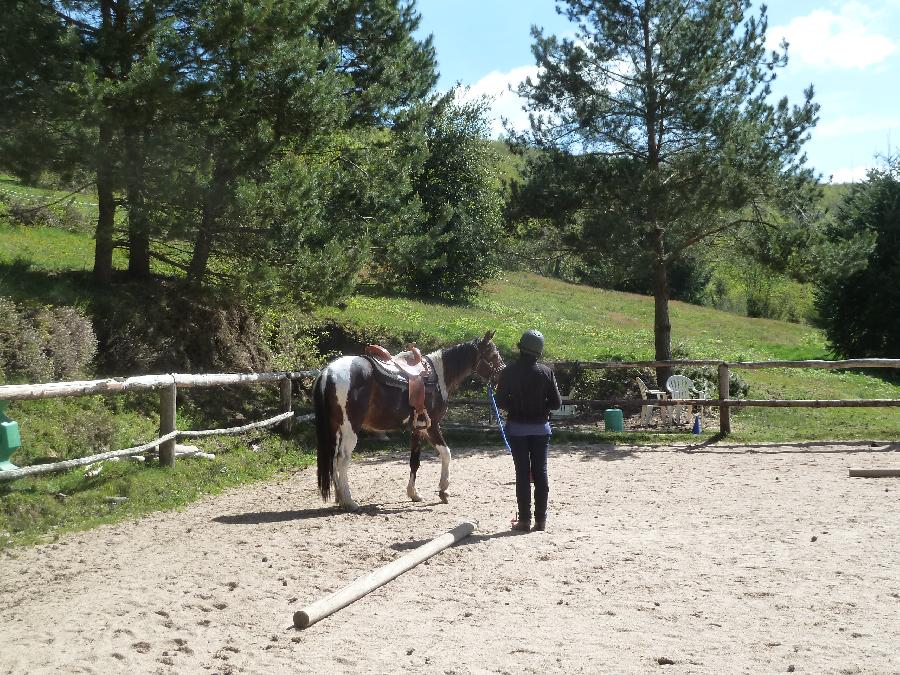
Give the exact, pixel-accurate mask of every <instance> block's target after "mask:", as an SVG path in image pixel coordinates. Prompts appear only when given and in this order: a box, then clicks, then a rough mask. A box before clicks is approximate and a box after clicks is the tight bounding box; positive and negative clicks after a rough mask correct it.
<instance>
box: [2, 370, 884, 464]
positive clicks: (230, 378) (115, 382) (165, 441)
mask: <svg viewBox="0 0 900 675" xmlns="http://www.w3.org/2000/svg"><path fill="white" fill-rule="evenodd" d="M549 365H551V366H552V367H554V368H559V369H566V368H575V369H583V370H604V369H615V368H658V367H663V366H668V367H672V368H679V367H684V366H714V367H716V368H718V385H719V391H718V394H719V396H718V398H714V399H663V400H657V399H652V400H647V399H642V398H637V399H567V401H566V402H567V403H569V404H575V405H583V406H587V407H601V406H604V407H609V406H624V405H634V406H643V405H653V406H675V405H695V406H710V407H718V408H719V430H720V432H721V433H722V434H727V433H730V432H731V417H730V410H731V408H744V407H771V408H874V407H900V399H847V400H843V399H841V400H834V399H828V400H780V399H772V400H769V399H765V400H760V399H743V400H742V399H732V398H729V390H728V381H729V375H730V369H731V368H739V369H759V368H827V369H837V368H900V359H847V360H843V361H819V360H814V361H743V362H728V361H721V360H684V361H554V362H549ZM318 374H319V371H318V370H305V371H297V372H271V373H215V374H208V375H191V374H178V373H173V374H169V375H143V376H138V377H127V378H119V377H116V378H108V379H103V380H84V381H75V382H50V383H46V384H14V385H4V386H0V401H32V400H40V399H48V398H61V397H68V396H90V395H106V396H108V395H118V394H124V393H127V392H136V391H156V390H158V391H159V392H160V430H159V437H158V438H157V439H156V440H154V441H150V442H149V443H145V444H144V445H140V446H137V447H135V448H126V449H124V450H114V451H110V452H105V453H100V454H98V455H92V456H90V457H82V458H78V459H73V460H67V461H65V462H57V463H55V464H39V465H35V466H31V467H23V468H20V469H14V470H9V471H0V481H3V480H13V479H15V478H21V477H23V476H26V475H34V474H37V473H47V472H50V471H56V470H62V469H66V468H71V467H72V466H83V465H86V464H91V463H93V462H97V461H100V460H102V459H107V458H111V457H122V456H128V455H134V454H139V453H141V452H146V451H147V450H148V449H152V448H155V447H158V448H159V460H160V464H162V465H163V466H174V464H175V441H176V439H178V438H198V437H202V436H212V435H220V434H237V433H242V432H244V431H248V430H250V429H256V428H262V427H267V426H273V425H275V424H281V425H282V428H283V429H289V428H290V424H291V423H292V421H293V420H295V419H296V420H298V421H299V420H303V421H308V420H310V419H312V418H313V417H314V416H313V415H303V416H296V415H294V414H293V412H292V401H291V390H292V387H291V382H292V381H293V380H296V379H301V378H304V377H315V376H316V375H318ZM274 382H277V383H278V385H279V388H280V407H281V413H280V414H279V415H276V416H275V417H271V418H269V419H266V420H261V421H259V422H253V423H251V424H246V425H243V426H240V427H230V428H228V429H206V430H199V431H179V430H177V429H176V419H177V395H178V394H177V393H178V390H179V389H191V388H208V387H220V386H229V385H238V386H246V385H256V384H266V383H274ZM455 403H460V404H470V405H489V403H488V401H487V399H481V398H478V399H475V398H463V399H456V400H455Z"/></svg>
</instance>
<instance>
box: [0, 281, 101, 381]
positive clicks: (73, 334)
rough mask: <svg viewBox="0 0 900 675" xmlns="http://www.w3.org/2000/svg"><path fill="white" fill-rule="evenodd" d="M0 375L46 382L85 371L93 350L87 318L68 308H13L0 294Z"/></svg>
mask: <svg viewBox="0 0 900 675" xmlns="http://www.w3.org/2000/svg"><path fill="white" fill-rule="evenodd" d="M0 316H2V317H3V321H2V322H0V378H2V379H3V380H5V381H17V380H26V381H29V382H47V381H51V380H62V379H73V378H75V377H76V376H78V375H82V374H84V373H85V369H86V367H87V366H88V364H90V363H91V361H92V360H93V358H94V356H95V355H96V353H97V338H96V336H95V335H94V330H93V328H92V326H91V322H90V320H89V319H88V318H87V317H86V316H85V315H84V314H83V313H81V312H80V311H78V310H76V309H74V308H72V307H48V306H37V307H29V308H24V307H17V306H16V305H15V303H13V302H11V301H10V300H7V299H6V298H3V297H0Z"/></svg>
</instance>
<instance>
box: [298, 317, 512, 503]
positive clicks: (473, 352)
mask: <svg viewBox="0 0 900 675" xmlns="http://www.w3.org/2000/svg"><path fill="white" fill-rule="evenodd" d="M493 337H494V331H489V332H487V333H485V335H484V337H483V338H480V339H475V340H472V341H470V342H464V343H462V344H458V345H454V346H453V347H447V348H446V349H439V350H438V351H435V352H432V353H431V354H428V355H427V356H426V357H425V358H426V359H428V360H429V361H430V363H431V364H432V365H433V367H434V374H435V376H436V378H435V379H436V383H435V384H434V385H433V386H428V387H426V389H425V407H426V410H427V412H428V417H429V418H430V419H431V425H430V427H429V428H428V429H423V430H419V431H413V432H412V437H411V439H410V454H409V466H410V473H409V483H408V484H407V486H406V494H407V495H408V496H409V498H410V499H412V500H413V501H415V502H418V501H422V498H421V497H420V496H419V493H418V492H417V491H416V471H417V470H418V469H419V451H420V444H421V440H422V439H423V438H425V439H426V440H428V441H429V442H430V443H431V445H432V446H433V447H434V449H435V450H436V451H437V452H438V454H439V455H440V457H441V479H440V483H439V485H438V488H439V495H440V498H441V501H443V502H445V503H446V502H447V487H448V486H449V485H450V448H448V447H447V443H446V442H445V441H444V436H443V434H441V428H440V421H441V418H443V416H444V413H446V412H447V406H448V403H449V401H450V394H451V393H452V392H454V391H455V390H456V389H457V388H458V387H459V386H460V385H461V384H462V383H463V382H464V381H466V380H467V379H468V378H469V377H471V376H472V375H478V376H479V377H481V378H483V379H485V380H490V379H493V378H494V377H496V375H498V374H499V372H500V371H501V370H502V369H503V366H504V364H503V359H501V358H500V353H499V352H498V351H497V346H496V345H495V344H494V343H493V342H492V338H493ZM313 402H314V404H315V411H316V436H317V441H318V442H317V444H318V453H317V462H318V480H319V492H320V493H321V495H322V499H323V500H325V501H327V500H328V498H329V497H330V495H331V486H332V484H334V489H335V498H336V500H337V502H338V503H339V504H340V505H341V507H343V508H345V509H351V510H355V509H358V508H359V505H358V504H357V503H356V502H355V501H353V498H352V497H351V496H350V485H349V483H348V481H347V468H348V467H349V465H350V456H351V453H352V452H353V448H355V447H356V442H357V440H358V439H359V432H360V430H361V429H365V430H368V431H392V430H396V429H402V428H404V426H407V427H408V426H409V424H410V417H411V412H412V411H411V408H410V404H409V397H408V394H407V392H406V391H405V390H404V389H402V388H398V387H392V386H390V385H388V384H385V383H383V382H382V381H381V380H380V379H379V378H378V377H377V376H376V374H375V368H374V366H373V365H372V362H371V361H370V360H369V359H367V358H365V357H363V356H342V357H340V358H338V359H336V360H334V361H332V362H331V363H329V364H328V366H326V368H325V369H324V370H323V371H322V373H321V374H320V375H319V377H318V378H316V381H315V384H314V385H313Z"/></svg>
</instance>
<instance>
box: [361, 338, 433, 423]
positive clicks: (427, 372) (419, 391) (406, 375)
mask: <svg viewBox="0 0 900 675" xmlns="http://www.w3.org/2000/svg"><path fill="white" fill-rule="evenodd" d="M365 356H366V357H367V358H368V359H369V361H370V362H371V363H372V365H373V366H375V372H376V373H377V374H378V375H379V376H380V379H381V381H382V382H384V383H385V384H388V385H389V386H394V387H400V388H403V389H406V390H407V391H408V392H409V393H408V396H409V407H410V408H412V411H413V412H412V417H411V420H410V427H411V428H412V430H413V431H424V430H426V429H428V428H429V427H431V418H430V417H429V416H428V411H427V410H426V409H425V386H426V384H427V385H434V384H436V383H437V376H436V374H435V370H434V366H433V365H432V363H431V361H430V360H429V359H428V357H426V356H422V352H420V351H419V350H418V348H416V347H413V348H411V349H410V350H409V351H407V352H401V353H399V354H397V355H396V356H391V353H390V352H389V351H388V350H387V349H385V348H384V347H382V346H381V345H366V349H365Z"/></svg>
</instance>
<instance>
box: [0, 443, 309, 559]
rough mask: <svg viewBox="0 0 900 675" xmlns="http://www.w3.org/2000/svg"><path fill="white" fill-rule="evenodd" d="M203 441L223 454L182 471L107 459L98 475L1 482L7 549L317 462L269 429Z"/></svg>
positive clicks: (0, 536) (75, 472) (188, 462)
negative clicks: (238, 436) (118, 499)
mask: <svg viewBox="0 0 900 675" xmlns="http://www.w3.org/2000/svg"><path fill="white" fill-rule="evenodd" d="M197 445H199V446H200V447H201V448H202V449H203V450H204V451H206V452H211V453H214V454H215V455H216V458H215V459H214V460H207V459H202V458H179V459H178V460H177V461H176V464H175V468H174V469H163V468H160V467H159V466H158V465H156V463H155V462H153V463H152V464H151V463H150V462H148V465H147V466H145V465H143V464H138V463H136V462H133V461H132V460H123V461H120V462H104V463H103V465H102V470H101V472H100V474H99V475H98V476H96V477H88V476H87V475H86V471H85V469H84V467H82V468H80V469H72V470H70V471H67V472H65V473H60V474H52V475H48V476H47V477H34V478H26V479H21V480H18V481H14V482H12V483H8V484H0V549H3V548H6V547H9V546H16V545H22V544H32V543H38V542H42V541H55V540H56V539H57V538H58V537H59V535H60V534H62V533H64V532H69V531H75V530H84V529H89V528H91V527H95V526H97V525H101V524H104V523H113V522H118V521H121V520H126V519H130V518H135V517H137V516H141V515H144V514H147V513H151V512H153V511H161V510H166V509H173V508H179V507H182V506H184V505H186V504H188V503H190V502H192V501H195V500H196V499H199V498H200V497H202V496H204V495H210V494H217V493H219V492H221V491H222V490H225V489H227V488H229V487H233V486H237V485H242V484H245V483H249V482H252V481H259V480H267V479H271V478H273V477H276V476H278V475H284V474H289V473H291V472H293V471H297V470H300V469H301V468H303V467H305V466H308V465H309V464H310V463H314V462H315V457H314V455H311V454H309V453H308V452H306V451H304V449H303V447H304V446H303V445H301V444H299V443H297V442H296V441H294V440H292V439H283V438H281V437H280V436H277V435H274V434H268V433H262V434H248V435H246V436H243V437H240V438H235V437H226V438H224V439H217V440H216V439H214V440H204V441H202V442H201V443H197ZM13 459H15V456H14V457H13ZM114 497H118V498H121V497H125V498H126V500H125V501H121V502H118V501H116V500H113V499H111V498H114Z"/></svg>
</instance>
